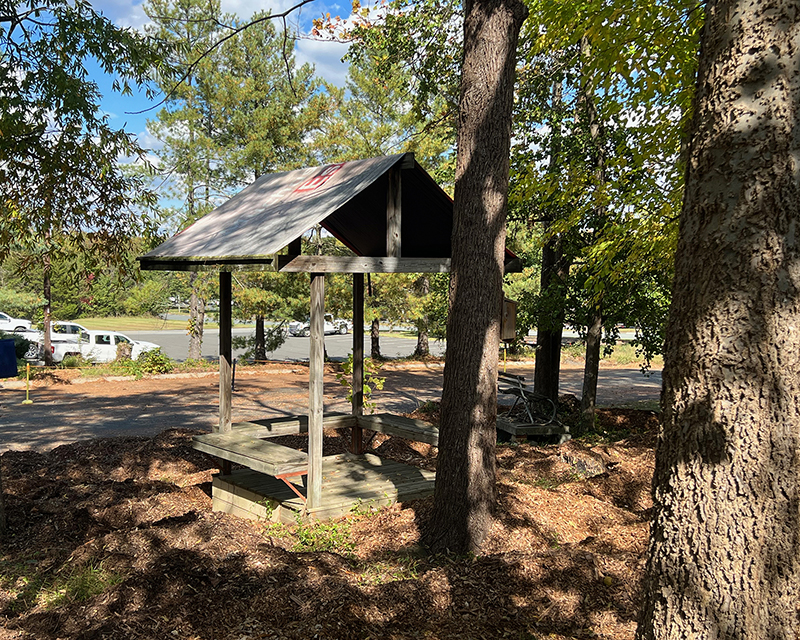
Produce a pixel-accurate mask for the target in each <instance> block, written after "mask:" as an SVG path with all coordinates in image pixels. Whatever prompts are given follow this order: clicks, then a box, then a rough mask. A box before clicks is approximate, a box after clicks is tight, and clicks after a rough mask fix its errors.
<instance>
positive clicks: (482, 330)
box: [424, 0, 527, 553]
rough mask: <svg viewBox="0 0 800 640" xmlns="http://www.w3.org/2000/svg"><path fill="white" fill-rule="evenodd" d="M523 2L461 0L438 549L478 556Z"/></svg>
mask: <svg viewBox="0 0 800 640" xmlns="http://www.w3.org/2000/svg"><path fill="white" fill-rule="evenodd" d="M526 15H527V9H526V7H525V5H524V4H522V3H521V2H519V0H494V1H489V2H475V1H470V0H468V1H467V2H465V3H464V58H463V62H462V74H461V98H460V102H459V123H458V136H457V138H458V139H457V149H458V155H457V159H456V185H455V198H454V204H453V236H452V265H451V279H450V310H449V314H448V320H447V343H448V344H447V364H446V366H445V370H444V386H443V391H442V418H441V426H440V434H441V435H440V439H439V459H438V464H437V471H436V491H435V495H434V507H433V515H432V518H431V527H430V529H429V530H428V531H427V532H426V535H425V539H424V542H425V544H426V545H427V546H428V548H429V549H430V550H432V551H434V552H440V551H445V550H450V551H453V552H455V553H465V552H469V551H477V550H478V549H479V548H480V546H481V544H482V543H483V540H484V538H485V536H486V533H487V531H488V528H489V525H490V523H491V513H492V508H493V506H494V502H495V453H494V447H495V442H496V432H495V421H496V418H497V360H498V349H499V344H500V320H501V312H502V301H503V288H502V282H503V262H504V250H505V237H506V233H505V221H506V203H507V191H508V172H509V146H510V137H511V106H512V102H513V91H514V72H515V62H516V47H517V38H518V36H519V29H520V27H521V26H522V22H523V21H524V19H525V17H526Z"/></svg>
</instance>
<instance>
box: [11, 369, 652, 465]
mask: <svg viewBox="0 0 800 640" xmlns="http://www.w3.org/2000/svg"><path fill="white" fill-rule="evenodd" d="M508 370H509V371H510V372H512V373H518V374H523V375H526V376H528V377H531V376H532V374H533V366H532V365H517V364H515V365H510V366H509V367H508ZM385 375H386V386H385V389H384V390H383V391H381V392H378V393H377V394H376V398H375V399H376V403H377V409H378V410H379V411H389V412H407V411H412V410H413V409H414V408H416V407H417V406H419V405H420V404H422V403H423V402H426V401H428V400H438V399H439V398H440V397H441V389H442V369H441V367H430V368H409V369H398V370H387V371H385ZM581 380H582V371H581V370H579V369H565V370H563V371H562V377H561V389H562V393H572V394H574V395H576V396H580V390H581ZM660 388H661V372H660V371H655V372H653V374H652V375H651V376H650V377H644V376H642V375H641V373H639V371H638V369H602V370H601V371H600V382H599V385H598V403H599V404H601V405H602V404H606V405H608V404H621V403H630V402H635V401H642V400H657V399H658V396H659V392H660ZM31 397H32V399H33V404H29V405H23V404H21V401H22V400H23V399H24V398H25V391H24V389H21V388H19V386H18V385H12V384H9V383H8V382H4V381H0V451H2V450H6V449H36V450H46V449H50V448H52V447H55V446H58V445H61V444H67V443H70V442H74V441H76V440H79V439H85V438H98V437H114V436H121V435H127V436H153V435H155V434H157V433H160V432H161V431H162V430H164V429H166V428H170V427H186V428H192V429H202V430H210V429H211V427H212V426H213V425H214V423H215V422H216V420H217V416H218V401H219V391H218V386H217V376H216V375H215V374H213V373H211V374H209V373H207V374H200V375H193V376H191V377H186V376H184V377H178V376H166V377H163V378H160V379H147V380H116V381H114V380H97V381H92V382H83V381H81V382H80V383H78V382H77V381H76V382H74V383H73V384H67V385H62V384H60V385H53V386H49V387H38V388H35V389H33V390H32V393H31ZM307 397H308V370H307V368H305V367H302V366H298V365H291V366H290V367H289V368H287V369H285V370H284V371H283V372H281V373H268V374H264V373H261V374H259V375H255V374H252V373H245V372H243V371H240V372H237V379H236V391H235V393H234V398H233V419H234V421H244V420H252V419H256V418H266V417H273V416H280V415H295V414H300V413H305V412H306V411H307V406H308V404H307ZM325 409H326V410H328V411H347V410H349V403H348V402H347V399H346V390H345V389H344V387H342V386H341V385H339V384H338V383H337V382H336V380H335V378H334V377H333V374H332V373H330V372H328V373H327V374H326V378H325Z"/></svg>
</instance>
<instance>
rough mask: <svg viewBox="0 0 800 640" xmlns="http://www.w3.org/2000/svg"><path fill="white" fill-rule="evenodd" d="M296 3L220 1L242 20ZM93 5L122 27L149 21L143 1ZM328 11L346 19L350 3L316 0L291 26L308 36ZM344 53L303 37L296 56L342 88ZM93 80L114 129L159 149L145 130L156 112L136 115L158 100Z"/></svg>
mask: <svg viewBox="0 0 800 640" xmlns="http://www.w3.org/2000/svg"><path fill="white" fill-rule="evenodd" d="M295 4H296V2H295V1H294V0H221V5H222V11H223V13H236V14H237V15H238V16H239V17H241V18H247V17H249V16H250V15H252V14H253V13H255V12H256V11H261V10H268V9H271V10H272V12H273V13H278V12H283V11H285V10H286V9H288V8H290V7H291V6H293V5H295ZM92 6H93V7H94V8H95V10H96V11H99V12H102V13H103V15H105V16H106V17H107V18H109V19H110V20H111V21H112V22H114V23H115V24H118V25H120V26H126V27H134V28H137V29H138V28H141V27H143V26H144V24H145V23H146V22H147V16H146V15H145V14H144V11H143V10H142V2H140V1H139V0H95V1H94V2H93V3H92ZM326 12H330V13H331V15H341V16H342V17H343V18H344V17H347V15H349V13H350V3H349V1H348V2H345V3H344V4H342V3H335V2H329V1H327V0H316V1H315V2H311V3H310V4H307V5H305V6H304V7H302V9H300V10H299V11H298V12H296V13H294V14H292V16H291V17H290V18H289V23H290V24H291V25H293V26H294V27H295V28H296V29H298V30H299V31H300V33H301V34H307V33H308V32H309V31H310V29H311V21H312V20H313V19H314V18H315V17H320V16H321V15H324V14H325V13H326ZM345 52H346V46H345V45H342V44H339V43H334V42H323V41H319V40H315V39H312V38H301V39H299V40H298V41H297V46H296V49H295V57H296V59H297V62H298V63H300V64H303V63H305V62H310V63H312V64H314V66H315V67H316V70H317V75H318V76H320V77H322V78H324V79H326V80H328V81H329V82H333V83H334V84H338V85H340V86H341V85H342V84H344V78H345V74H346V72H347V67H346V66H345V65H344V64H343V63H342V62H341V57H342V56H343V55H344V54H345ZM90 68H91V67H90ZM94 79H95V80H96V82H97V84H98V86H99V88H100V91H101V93H102V94H103V100H102V103H101V106H102V109H103V110H104V111H105V112H106V113H107V114H108V115H109V118H110V120H111V124H112V126H114V127H115V128H118V129H120V128H124V129H125V130H126V131H128V132H130V133H133V134H135V135H137V136H138V137H139V139H140V141H141V144H142V146H143V147H145V148H153V147H154V146H157V144H158V143H157V141H156V140H154V139H153V138H152V137H151V136H150V135H149V134H148V133H147V128H146V121H147V120H148V119H150V120H152V119H155V117H156V113H157V109H152V110H150V111H148V112H146V113H142V114H136V113H134V112H138V111H142V110H144V109H148V108H149V107H152V106H154V105H155V104H157V102H158V101H159V98H157V99H156V100H152V101H151V100H148V99H147V97H146V96H145V95H144V93H139V94H135V95H134V96H120V95H119V94H115V93H113V92H112V91H111V82H112V79H111V78H110V77H104V76H103V75H102V73H101V72H99V71H97V72H96V75H95V77H94Z"/></svg>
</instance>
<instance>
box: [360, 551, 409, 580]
mask: <svg viewBox="0 0 800 640" xmlns="http://www.w3.org/2000/svg"><path fill="white" fill-rule="evenodd" d="M421 564H422V561H421V559H420V558H419V557H418V556H413V555H407V554H404V555H400V556H398V557H397V558H393V559H391V560H386V559H384V560H378V561H375V562H365V563H363V564H360V565H359V569H360V572H361V575H360V576H359V581H360V582H361V583H362V584H365V585H379V584H387V583H389V582H399V581H400V580H416V579H418V578H419V574H420V565H421Z"/></svg>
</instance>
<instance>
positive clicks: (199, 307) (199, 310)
mask: <svg viewBox="0 0 800 640" xmlns="http://www.w3.org/2000/svg"><path fill="white" fill-rule="evenodd" d="M189 283H190V284H191V286H192V295H191V297H190V298H189V354H188V358H189V359H190V360H199V359H200V358H201V357H202V353H203V351H202V348H203V323H204V322H205V315H206V307H205V301H204V300H203V299H202V298H201V297H200V296H199V295H198V292H197V274H196V273H192V275H191V276H190V278H189Z"/></svg>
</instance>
